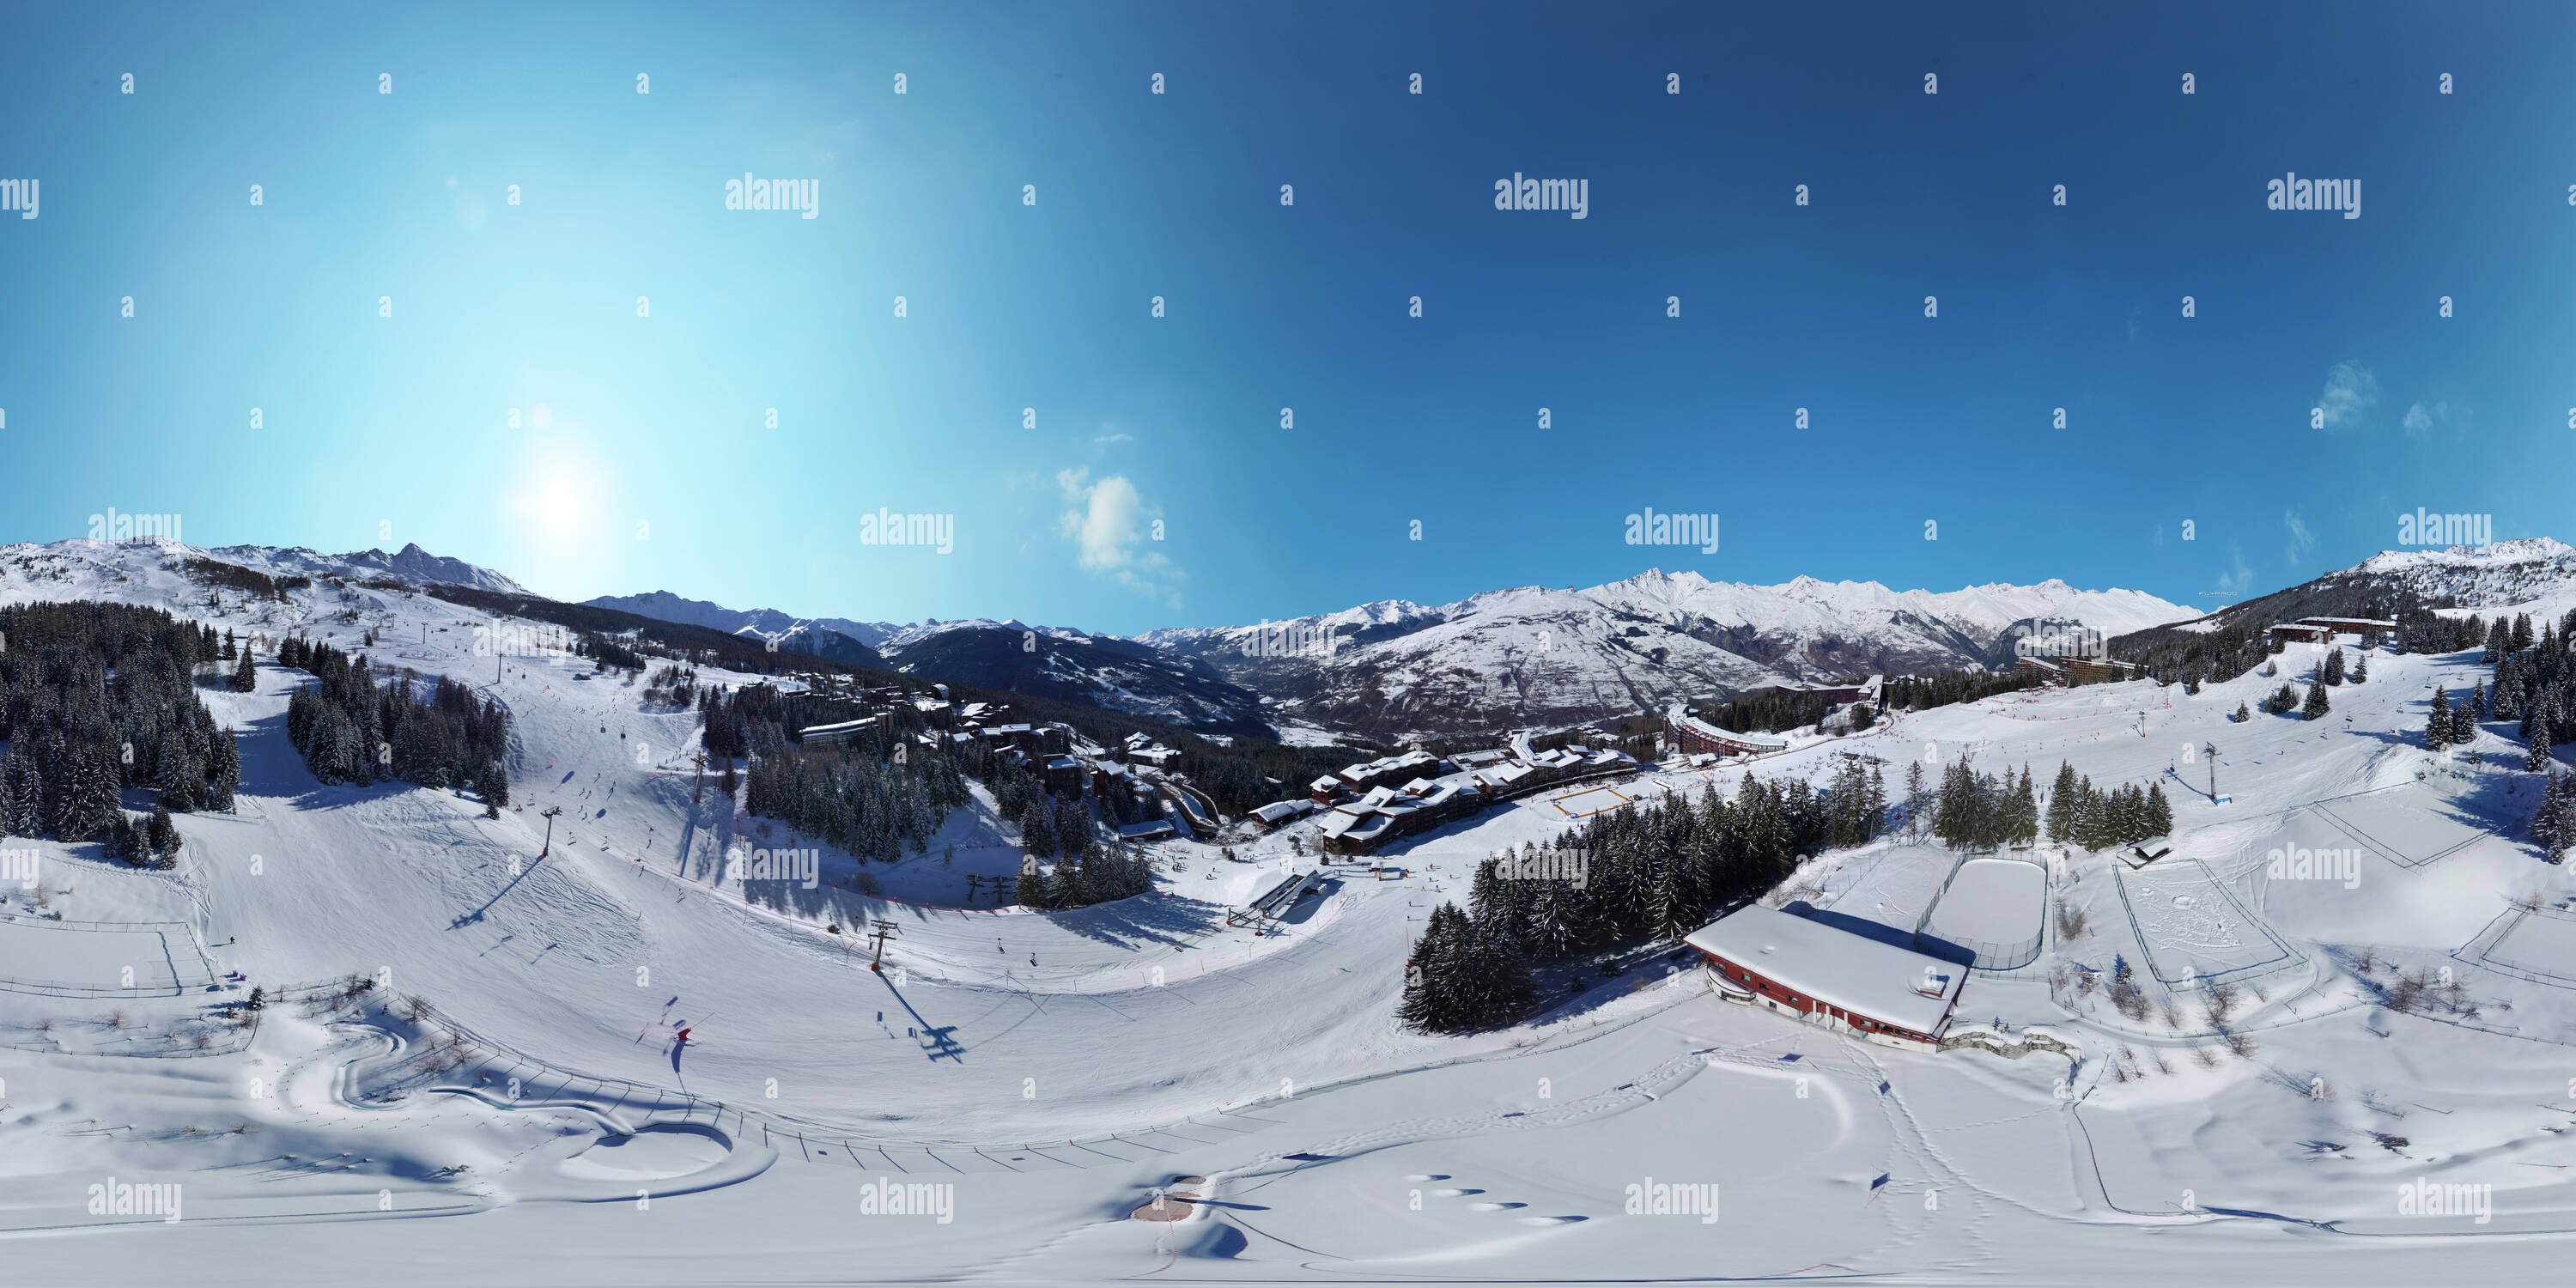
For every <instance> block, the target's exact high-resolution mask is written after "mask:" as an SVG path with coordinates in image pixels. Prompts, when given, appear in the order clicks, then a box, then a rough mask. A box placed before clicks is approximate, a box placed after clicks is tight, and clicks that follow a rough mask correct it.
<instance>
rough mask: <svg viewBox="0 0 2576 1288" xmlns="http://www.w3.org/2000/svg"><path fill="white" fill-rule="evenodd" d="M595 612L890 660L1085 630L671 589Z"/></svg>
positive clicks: (607, 600) (609, 603)
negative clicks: (841, 645) (943, 641)
mask: <svg viewBox="0 0 2576 1288" xmlns="http://www.w3.org/2000/svg"><path fill="white" fill-rule="evenodd" d="M581 602H582V603H583V604H585V605H587V606H589V607H592V608H613V609H616V610H618V611H619V612H625V613H634V614H636V615H637V616H639V617H650V618H653V619H654V620H656V621H664V622H678V623H680V624H682V625H684V626H705V627H709V628H711V629H714V630H719V631H723V632H725V633H726V634H728V635H750V636H754V637H756V638H759V639H771V640H777V641H779V642H780V644H782V645H784V644H787V643H789V642H791V641H792V640H794V639H795V638H797V637H799V636H803V635H807V634H810V633H811V632H814V631H832V632H835V633H837V634H841V635H847V636H849V637H850V638H851V639H854V640H857V641H858V642H860V643H861V644H865V645H867V646H868V647H869V648H871V649H874V650H876V651H877V652H880V653H884V654H887V655H889V656H891V655H893V654H896V653H900V652H902V651H903V650H905V649H907V648H910V647H912V646H913V645H916V644H919V643H921V642H922V641H924V640H927V639H931V638H933V637H935V636H939V635H944V634H947V633H948V632H950V631H961V630H1004V631H1036V632H1037V633H1038V634H1040V635H1051V636H1055V637H1058V638H1061V639H1072V640H1086V639H1090V638H1091V635H1090V634H1089V633H1088V632H1085V631H1079V630H1074V629H1072V628H1070V627H1063V626H1029V625H1026V624H1023V623H1021V622H1019V621H1017V620H1015V619H1004V620H1002V621H995V620H993V619H992V618H989V617H969V618H959V619H956V620H952V621H945V622H943V621H940V620H939V619H938V618H935V617H934V618H930V619H928V620H926V621H919V622H909V623H901V624H898V623H895V622H862V621H857V620H854V619H852V618H847V617H798V616H796V615H794V614H792V613H783V612H780V611H779V610H777V609H775V608H727V607H725V606H724V605H722V604H718V603H713V602H711V601H708V600H704V599H689V598H685V597H683V596H680V595H676V594H673V593H672V592H670V591H667V590H654V591H647V592H645V593H643V594H641V595H600V596H597V597H595V598H592V599H585V600H583V601H581Z"/></svg>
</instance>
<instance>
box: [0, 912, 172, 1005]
mask: <svg viewBox="0 0 2576 1288" xmlns="http://www.w3.org/2000/svg"><path fill="white" fill-rule="evenodd" d="M174 938H175V939H177V940H178V941H179V943H180V945H181V946H180V947H179V948H178V949H177V950H176V951H175V952H174V951H173V950H172V946H171V940H172V939H174ZM214 982H215V981H214V978H213V976H212V974H211V973H210V972H209V971H207V970H206V969H205V966H204V958H203V957H202V956H200V955H199V953H198V952H197V948H196V945H195V944H194V943H193V942H191V941H190V936H189V933H188V928H187V927H185V926H158V927H145V926H139V925H118V924H115V923H90V922H63V921H50V920H45V919H41V918H32V917H17V916H9V915H7V914H0V988H8V989H21V990H26V991H30V992H65V993H90V994H96V995H113V994H120V993H124V994H133V995H144V994H150V993H174V992H177V991H178V990H179V989H180V988H182V987H197V988H203V987H206V986H209V985H211V984H213V983H214Z"/></svg>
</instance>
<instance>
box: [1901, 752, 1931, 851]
mask: <svg viewBox="0 0 2576 1288" xmlns="http://www.w3.org/2000/svg"><path fill="white" fill-rule="evenodd" d="M1927 804H1929V802H1928V801H1926V800H1925V799H1924V797H1923V762H1922V761H1920V760H1909V761H1907V762H1906V764H1905V827H1906V830H1907V831H1908V832H1911V833H1913V834H1914V835H1916V836H1920V835H1922V834H1923V810H1924V807H1925V806H1926V805H1927Z"/></svg>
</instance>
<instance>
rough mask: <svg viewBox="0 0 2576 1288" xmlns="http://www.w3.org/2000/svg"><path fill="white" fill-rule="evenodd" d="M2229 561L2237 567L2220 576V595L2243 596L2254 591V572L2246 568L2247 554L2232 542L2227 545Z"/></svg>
mask: <svg viewBox="0 0 2576 1288" xmlns="http://www.w3.org/2000/svg"><path fill="white" fill-rule="evenodd" d="M2227 560H2228V562H2229V563H2231V564H2234V565H2235V566H2234V567H2233V568H2230V569H2229V570H2228V571H2226V572H2223V573H2220V574H2219V575H2218V589H2219V593H2221V594H2225V595H2242V594H2244V593H2245V592H2246V591H2249V590H2252V589H2253V588H2254V570H2253V569H2252V568H2249V567H2246V566H2245V552H2244V551H2242V550H2239V549H2237V548H2236V543H2235V542H2232V541H2231V542H2229V543H2227Z"/></svg>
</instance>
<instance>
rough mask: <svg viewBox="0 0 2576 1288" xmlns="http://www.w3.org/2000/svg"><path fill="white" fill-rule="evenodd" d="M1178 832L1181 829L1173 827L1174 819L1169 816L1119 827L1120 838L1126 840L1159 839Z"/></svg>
mask: <svg viewBox="0 0 2576 1288" xmlns="http://www.w3.org/2000/svg"><path fill="white" fill-rule="evenodd" d="M1178 834H1179V829H1177V828H1175V827H1173V826H1172V820H1170V819H1167V818H1157V819H1150V820H1147V821H1146V822H1142V823H1130V824H1128V825H1126V826H1125V827H1122V828H1119V829H1118V837H1119V839H1120V840H1125V841H1159V840H1162V839H1163V838H1164V837H1167V836H1176V835H1178Z"/></svg>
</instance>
